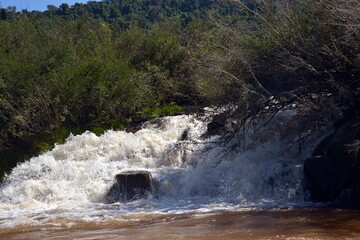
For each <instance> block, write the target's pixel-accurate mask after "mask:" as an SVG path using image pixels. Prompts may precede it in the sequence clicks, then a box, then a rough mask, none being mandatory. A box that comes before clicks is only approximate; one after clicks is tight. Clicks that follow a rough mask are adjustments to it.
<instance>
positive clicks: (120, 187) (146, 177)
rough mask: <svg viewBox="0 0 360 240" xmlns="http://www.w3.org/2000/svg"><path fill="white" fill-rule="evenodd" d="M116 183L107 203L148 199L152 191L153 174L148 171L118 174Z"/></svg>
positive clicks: (111, 189) (108, 195)
mask: <svg viewBox="0 0 360 240" xmlns="http://www.w3.org/2000/svg"><path fill="white" fill-rule="evenodd" d="M115 179H116V183H114V185H113V186H112V187H111V188H110V190H109V193H108V194H107V199H106V200H107V202H108V203H115V202H124V201H125V202H126V201H132V200H137V199H140V198H146V197H147V195H148V194H149V193H150V192H151V191H152V177H151V173H150V172H147V171H131V172H124V173H120V174H117V175H116V176H115Z"/></svg>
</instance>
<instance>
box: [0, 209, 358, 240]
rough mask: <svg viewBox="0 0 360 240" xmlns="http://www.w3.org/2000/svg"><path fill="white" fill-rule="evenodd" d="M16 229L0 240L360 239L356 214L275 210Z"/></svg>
mask: <svg viewBox="0 0 360 240" xmlns="http://www.w3.org/2000/svg"><path fill="white" fill-rule="evenodd" d="M57 221H58V223H59V225H58V227H54V225H53V223H52V224H51V227H50V226H47V225H44V224H43V225H40V226H36V225H34V226H18V227H16V228H2V229H0V239H1V240H2V239H4V240H5V239H6V240H13V239H14V240H15V239H30V240H31V239H53V240H55V239H56V240H71V239H79V240H80V239H81V240H95V239H205V240H210V239H230V240H232V239H249V240H255V239H256V240H258V239H264V240H265V239H288V240H305V239H306V240H310V239H311V240H313V239H316V240H320V239H321V240H323V239H331V240H335V239H336V240H338V239H347V240H350V239H351V240H353V239H360V211H359V210H354V209H339V208H323V207H322V208H308V207H307V208H280V209H270V210H246V211H238V212H234V211H232V212H225V211H218V212H210V213H200V214H194V213H192V214H178V215H169V214H147V215H134V216H131V217H128V218H127V219H122V220H116V219H114V221H106V222H77V223H72V224H70V225H69V224H66V223H67V220H66V219H62V220H59V219H58V220H57Z"/></svg>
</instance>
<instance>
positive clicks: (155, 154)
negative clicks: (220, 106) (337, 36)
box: [0, 106, 331, 239]
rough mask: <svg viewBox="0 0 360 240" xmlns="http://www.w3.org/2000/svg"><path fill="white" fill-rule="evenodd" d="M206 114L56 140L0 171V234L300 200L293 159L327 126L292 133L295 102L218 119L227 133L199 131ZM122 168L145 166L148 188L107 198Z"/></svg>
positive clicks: (299, 163)
mask: <svg viewBox="0 0 360 240" xmlns="http://www.w3.org/2000/svg"><path fill="white" fill-rule="evenodd" d="M214 115H216V111H214V110H212V109H208V110H207V113H206V114H205V115H204V116H202V117H196V116H193V115H183V116H175V117H164V118H161V119H158V120H155V121H152V122H148V123H146V124H145V125H144V127H143V128H142V129H141V130H139V131H138V132H136V133H129V132H125V131H112V130H109V131H107V132H106V133H104V134H103V135H101V136H96V135H95V134H93V133H91V132H86V133H84V134H82V135H77V136H73V135H71V136H69V138H68V139H67V141H66V143H65V144H61V145H56V146H55V148H54V149H53V150H51V151H49V152H46V153H45V154H43V155H40V156H38V157H34V158H32V159H30V160H29V161H26V162H24V163H22V164H19V165H18V166H17V167H16V168H14V169H13V171H12V173H11V174H10V175H9V176H7V177H6V179H5V181H4V183H3V184H2V185H1V188H0V232H3V233H9V232H11V231H12V229H13V230H14V229H20V228H21V229H27V230H31V229H37V230H38V229H45V230H49V229H64V228H71V227H72V226H85V225H86V226H94V225H97V224H104V225H113V224H115V225H116V226H128V225H127V224H129V223H134V222H144V221H145V222H152V221H155V220H154V219H157V221H160V220H159V219H172V218H174V219H175V218H176V216H178V217H179V216H194V214H195V215H196V214H204V216H208V215H207V214H212V213H214V212H222V213H224V212H229V213H230V212H234V211H236V212H241V211H246V212H249V211H250V212H251V211H259V209H264V208H266V209H271V208H273V207H279V206H282V207H284V206H287V207H289V206H304V205H307V204H308V203H306V202H305V200H304V199H306V193H304V191H303V162H304V160H305V159H306V158H308V157H310V156H311V152H312V151H313V149H314V148H315V147H316V144H317V143H318V142H319V141H320V140H321V139H322V138H323V137H325V136H326V135H327V134H329V132H330V131H331V128H329V126H323V127H321V128H319V129H318V130H317V131H316V132H314V131H310V130H308V131H307V130H306V129H301V131H297V130H296V127H294V121H295V120H296V118H297V110H296V109H295V108H292V107H291V106H289V107H287V108H285V109H283V110H281V111H279V112H277V113H276V114H275V115H272V116H268V117H264V118H262V119H257V120H256V123H255V121H252V122H248V123H246V124H245V125H244V126H245V127H243V128H234V127H233V126H231V125H236V124H238V123H237V122H236V121H233V122H228V123H227V129H228V131H227V133H225V134H223V135H222V136H217V135H215V136H207V137H205V136H206V134H205V133H206V131H207V124H208V123H209V122H210V121H211V118H212V117H213V116H214ZM231 131H233V132H231ZM230 132H231V134H230ZM129 170H146V171H149V172H151V174H152V176H153V181H154V184H155V186H156V187H155V189H154V191H153V193H152V194H151V195H149V196H148V197H147V198H146V199H140V200H135V201H130V202H126V203H123V202H120V203H114V204H108V203H107V202H106V197H107V194H108V192H109V189H110V188H111V186H112V185H113V184H114V182H115V178H114V176H115V175H116V174H118V173H121V172H124V171H129ZM209 221H210V220H209ZM211 221H212V220H211ZM155 222H156V221H155ZM84 224H85V225H84ZM97 226H98V225H97ZM14 231H15V230H14ZM38 237H41V236H40V235H39V236H36V237H34V238H38ZM64 239H66V237H65V238H64ZM84 239H85V238H84ZM88 239H92V238H88ZM96 239H101V238H96Z"/></svg>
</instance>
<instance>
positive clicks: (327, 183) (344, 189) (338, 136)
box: [304, 121, 360, 204]
mask: <svg viewBox="0 0 360 240" xmlns="http://www.w3.org/2000/svg"><path fill="white" fill-rule="evenodd" d="M359 139H360V125H359V124H357V123H356V121H348V122H346V123H345V124H342V126H340V127H339V128H338V129H337V131H336V132H335V133H334V134H332V135H331V136H329V137H328V138H326V139H324V140H323V141H322V142H321V143H320V144H319V146H318V147H317V148H316V149H315V151H314V153H313V156H317V157H313V158H309V159H307V160H306V161H305V163H304V174H305V190H307V191H309V192H310V199H309V200H313V201H322V202H328V201H340V202H351V203H357V204H359V203H360V159H359V153H357V152H354V151H352V149H351V147H352V146H355V145H354V143H356V142H357V141H358V140H359Z"/></svg>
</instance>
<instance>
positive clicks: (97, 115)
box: [0, 0, 360, 172]
mask: <svg viewBox="0 0 360 240" xmlns="http://www.w3.org/2000/svg"><path fill="white" fill-rule="evenodd" d="M359 5H360V3H359V1H349V2H348V1H342V0H335V1H333V0H332V1H331V0H322V1H306V0H304V1H301V0H299V1H276V0H252V1H249V0H248V1H240V0H239V1H220V0H181V1H174V0H136V1H134V0H133V1H129V0H105V1H101V2H95V1H90V2H88V3H87V4H75V5H74V6H71V7H70V6H69V5H67V4H62V5H60V6H59V7H55V6H51V5H49V6H48V10H47V11H45V12H36V11H34V12H28V11H25V10H24V11H22V12H16V10H15V9H14V8H11V7H10V8H8V9H1V10H0V32H1V34H0V69H1V71H0V152H1V156H0V157H1V165H0V168H2V169H3V170H1V171H2V172H3V171H4V169H9V168H10V167H12V166H14V164H16V161H17V160H14V159H11V158H10V157H9V156H15V152H17V151H19V149H22V151H25V152H27V154H28V155H31V154H34V153H36V152H39V151H43V150H46V149H47V148H48V147H50V145H51V144H50V145H49V142H50V143H51V142H55V141H61V139H63V138H64V137H65V136H66V135H67V134H68V133H69V132H70V131H72V132H81V131H84V130H86V129H89V130H95V131H99V132H101V131H100V130H101V129H105V128H123V127H124V126H125V124H127V123H129V122H131V121H136V120H138V119H139V118H147V117H157V116H159V115H162V114H175V113H176V112H178V111H183V109H182V108H181V107H179V106H189V105H191V106H204V105H209V104H224V103H229V102H232V103H237V104H239V105H240V104H241V105H242V106H244V111H243V114H251V112H252V111H253V110H254V109H256V107H257V106H259V105H261V103H262V102H263V101H265V100H266V99H267V98H268V97H269V96H271V95H276V94H281V93H284V92H288V93H291V92H294V90H295V89H300V88H302V89H311V90H312V91H320V92H321V91H329V92H331V93H333V94H337V95H338V96H341V103H342V104H343V105H346V106H347V108H348V109H349V112H350V114H353V116H355V117H357V116H359V113H358V111H359V109H358V108H357V106H359V92H360V91H359V77H360V69H359V68H360V41H359V35H360V26H359V24H358V22H359V19H360V9H359V8H360V6H359ZM339 99H340V97H339V98H337V100H339ZM315 107H316V106H315ZM159 109H160V110H159ZM169 109H170V110H169ZM99 129H100V130H99ZM57 136H58V137H57ZM22 156H23V157H24V155H22ZM25 156H26V155H25ZM26 157H28V156H26Z"/></svg>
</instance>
